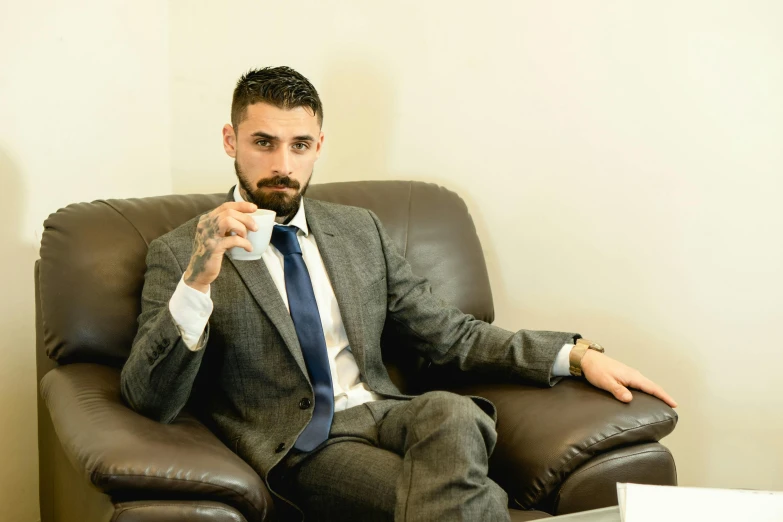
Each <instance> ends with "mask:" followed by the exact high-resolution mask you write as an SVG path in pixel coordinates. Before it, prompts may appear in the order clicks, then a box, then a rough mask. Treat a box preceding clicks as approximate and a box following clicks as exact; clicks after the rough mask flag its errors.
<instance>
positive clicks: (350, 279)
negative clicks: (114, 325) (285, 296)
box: [305, 199, 365, 375]
mask: <svg viewBox="0 0 783 522" xmlns="http://www.w3.org/2000/svg"><path fill="white" fill-rule="evenodd" d="M305 214H306V216H307V226H308V227H309V228H310V232H311V233H312V234H313V235H315V241H316V243H317V244H318V250H319V252H320V253H321V258H322V259H323V261H324V267H326V273H327V274H328V275H329V280H330V282H331V283H332V289H334V295H335V297H336V298H337V304H338V306H339V308H340V315H341V316H342V319H343V326H345V333H346V334H347V335H348V343H349V344H350V346H351V352H353V356H354V358H355V359H356V364H357V365H358V366H359V370H360V371H361V373H362V375H364V374H365V371H364V370H365V369H364V335H363V332H362V328H361V325H362V309H361V301H360V299H359V296H358V295H357V293H356V291H355V288H356V286H355V285H356V282H357V281H358V280H359V279H358V278H357V277H356V274H355V272H354V268H353V266H354V262H355V260H352V259H350V257H349V256H348V255H347V253H346V252H345V245H344V239H343V238H341V236H340V233H339V231H338V229H337V227H336V226H335V225H334V222H333V220H330V216H329V215H328V214H327V211H326V210H325V209H324V208H323V206H322V205H321V204H320V203H319V202H318V201H316V200H312V199H307V200H306V203H305Z"/></svg>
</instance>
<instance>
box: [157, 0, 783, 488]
mask: <svg viewBox="0 0 783 522" xmlns="http://www.w3.org/2000/svg"><path fill="white" fill-rule="evenodd" d="M225 5H226V4H223V3H221V4H218V3H215V2H206V1H201V2H175V3H174V4H173V5H172V8H171V52H172V60H171V86H172V176H173V183H174V188H175V190H176V191H177V192H202V191H224V190H226V189H227V188H228V186H229V185H230V184H231V183H232V176H233V174H232V172H233V171H232V166H231V162H230V161H229V160H228V159H227V158H226V157H225V155H224V154H223V151H222V149H221V146H220V128H221V126H222V125H223V124H224V123H225V122H226V121H227V119H228V107H229V103H230V96H231V89H232V87H233V83H234V82H235V81H236V78H237V77H238V76H239V74H240V73H242V72H243V71H244V70H246V69H247V68H249V67H251V66H262V65H281V64H286V65H290V66H293V67H295V68H297V69H299V70H301V72H303V73H304V74H306V75H307V76H308V77H310V79H311V80H312V81H313V82H314V83H315V85H316V86H317V87H318V88H319V89H320V91H321V93H322V97H323V100H324V103H325V112H326V122H325V127H324V128H325V132H326V143H325V146H326V149H325V154H324V156H323V157H322V159H321V161H320V162H319V164H318V165H317V168H316V177H315V179H316V181H320V182H326V181H338V180H357V179H418V180H426V181H433V182H436V183H440V184H443V185H445V186H447V187H449V188H451V189H453V190H455V191H457V192H458V193H460V194H461V195H462V196H463V197H464V198H465V199H466V201H467V202H468V205H469V207H470V210H471V212H472V213H473V216H474V219H475V220H476V223H477V225H478V229H479V234H480V236H481V240H482V242H483V245H484V248H485V251H486V256H487V259H488V262H489V269H490V275H491V280H492V284H493V288H494V291H495V298H496V306H497V311H498V320H497V322H498V324H500V325H503V326H506V327H509V328H516V327H527V328H537V329H565V330H570V329H574V330H578V331H580V332H581V333H583V334H584V335H585V336H589V337H593V338H596V339H599V340H601V341H603V342H604V343H605V344H606V345H607V346H608V347H609V350H610V351H611V354H612V355H614V356H616V357H618V358H620V359H622V360H624V361H627V362H628V363H630V364H633V365H636V366H638V367H640V368H641V369H643V370H644V371H645V372H646V373H647V374H648V375H649V376H650V377H652V378H654V379H655V380H657V381H659V382H660V383H661V384H663V385H665V387H666V388H667V389H668V390H669V391H670V392H671V393H672V394H673V395H674V396H675V397H676V398H677V399H678V400H679V401H680V403H681V405H682V406H681V408H680V409H679V412H680V414H681V421H680V425H679V426H678V428H677V430H676V431H675V433H674V435H672V436H671V437H670V438H668V439H666V444H667V445H668V446H669V447H670V448H671V449H672V450H673V451H674V453H675V456H676V459H677V464H678V470H679V473H680V479H681V483H683V484H686V485H704V486H727V487H744V488H771V489H779V490H783V445H781V443H780V441H781V440H783V415H781V412H783V399H781V397H783V394H781V393H780V388H779V386H777V385H776V384H775V381H776V380H777V379H776V377H777V376H778V375H779V374H780V371H781V368H782V367H783V355H781V353H782V351H783V350H781V348H780V346H781V345H780V342H781V341H780V331H779V329H780V326H781V319H782V318H783V307H782V306H781V304H780V303H781V293H782V292H783V274H781V268H783V242H781V240H780V239H779V238H780V230H781V229H782V228H783V213H781V210H780V195H781V191H783V182H781V171H782V170H783V152H781V151H783V147H781V138H782V137H783V98H781V96H780V93H781V92H783V65H782V64H783V39H782V37H781V34H783V33H781V32H780V31H779V25H780V24H779V22H780V20H781V19H783V7H781V5H782V4H780V3H779V2H775V1H767V2H762V1H754V2H712V1H709V0H702V1H687V2H681V1H663V2H628V1H626V0H618V1H600V2H580V1H572V2H564V1H560V2H544V1H540V2H517V1H511V0H509V1H504V2H492V1H490V2H482V3H479V4H477V5H479V6H480V7H475V8H473V9H471V10H464V9H458V8H456V7H455V6H456V5H460V4H455V3H454V2H448V1H445V0H443V1H432V2H411V1H405V2H396V3H389V2H384V3H380V2H360V1H352V2H315V1H310V2H298V3H297V4H296V6H295V7H294V6H293V5H292V4H290V3H283V2H281V3H279V5H272V4H271V3H269V2H255V1H249V0H248V1H237V2H233V3H232V4H231V5H232V8H230V9H227V8H226V7H225Z"/></svg>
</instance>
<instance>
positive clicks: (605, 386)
mask: <svg viewBox="0 0 783 522" xmlns="http://www.w3.org/2000/svg"><path fill="white" fill-rule="evenodd" d="M582 374H583V375H584V376H585V378H586V379H587V380H588V381H589V382H590V384H592V385H593V386H595V387H596V388H601V389H602V390H606V391H608V392H609V393H611V394H612V395H614V396H615V398H616V399H617V400H619V401H622V402H631V399H633V395H631V392H630V390H628V388H635V389H637V390H642V391H643V392H645V393H649V394H650V395H653V396H655V397H658V398H659V399H661V400H662V401H663V402H665V403H666V404H668V405H669V406H671V407H672V408H676V407H677V402H676V401H675V400H674V399H672V398H671V397H670V396H669V394H668V393H666V392H665V391H663V388H661V387H660V386H658V385H657V384H655V383H654V382H652V381H651V380H650V379H648V378H647V377H645V376H644V375H642V374H641V373H640V372H639V371H638V370H634V369H633V368H630V367H628V366H626V365H624V364H623V363H621V362H620V361H615V360H614V359H612V358H611V357H608V356H607V355H604V354H602V353H599V352H597V351H595V350H587V352H586V353H585V355H584V357H582Z"/></svg>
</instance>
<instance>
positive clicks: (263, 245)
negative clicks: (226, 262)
mask: <svg viewBox="0 0 783 522" xmlns="http://www.w3.org/2000/svg"><path fill="white" fill-rule="evenodd" d="M250 215H251V216H252V217H253V221H255V222H256V225H257V226H258V230H256V231H255V232H254V231H252V230H248V231H247V240H248V241H250V244H251V245H253V251H252V252H248V251H247V250H245V249H244V248H242V247H234V248H232V249H231V250H229V255H230V256H231V259H233V260H235V261H254V260H256V259H261V254H263V253H264V251H265V250H266V249H267V247H269V238H271V237H272V228H273V227H274V226H275V217H276V216H277V214H275V212H274V211H273V210H266V209H263V208H260V209H258V210H256V211H255V212H253V213H252V214H250ZM232 235H234V233H233V232H232Z"/></svg>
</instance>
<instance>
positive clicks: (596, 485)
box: [551, 444, 677, 514]
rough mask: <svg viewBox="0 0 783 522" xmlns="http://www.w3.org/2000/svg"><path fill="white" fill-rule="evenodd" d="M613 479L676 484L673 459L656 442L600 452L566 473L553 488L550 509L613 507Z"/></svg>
mask: <svg viewBox="0 0 783 522" xmlns="http://www.w3.org/2000/svg"><path fill="white" fill-rule="evenodd" d="M609 478H611V482H610V483H608V482H607V479H609ZM617 482H632V483H634V484H670V485H676V484H677V472H676V468H675V465H674V458H673V457H672V454H671V453H670V452H669V450H668V449H666V448H665V447H663V446H661V445H660V444H639V445H633V446H628V447H624V448H620V449H617V450H614V451H610V452H608V453H604V454H602V455H600V456H598V457H596V458H594V459H590V460H589V461H588V462H586V463H585V464H583V465H582V466H581V467H579V468H577V469H576V470H575V471H574V472H573V473H571V474H570V475H569V476H568V478H567V479H566V480H565V481H564V482H563V483H562V484H561V485H560V487H559V489H558V490H557V494H556V495H555V496H554V501H553V505H552V508H551V509H552V511H553V512H554V513H557V514H564V513H575V512H577V511H586V510H588V509H599V508H603V507H607V506H614V505H616V504H617V495H616V494H615V490H614V488H615V484H616V483H617Z"/></svg>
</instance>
